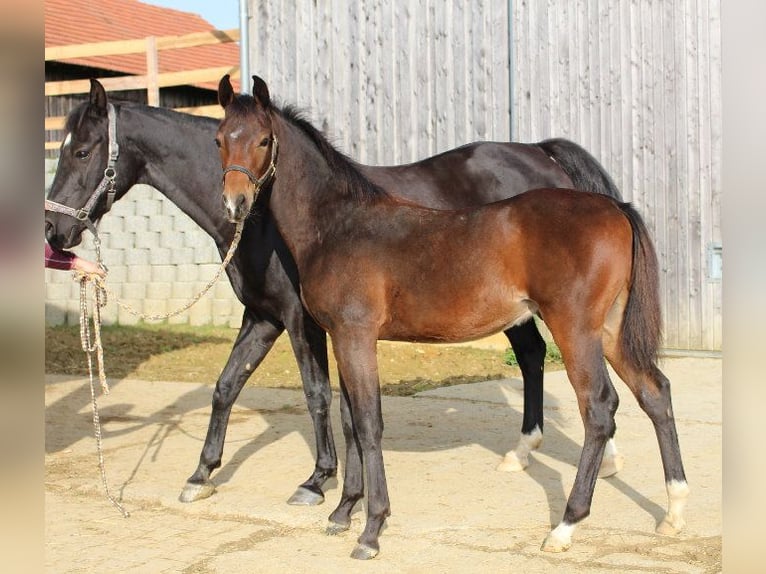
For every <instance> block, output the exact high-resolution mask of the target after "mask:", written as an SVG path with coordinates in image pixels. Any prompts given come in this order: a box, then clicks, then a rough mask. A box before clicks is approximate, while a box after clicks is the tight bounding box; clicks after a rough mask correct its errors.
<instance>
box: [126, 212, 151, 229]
mask: <svg viewBox="0 0 766 574" xmlns="http://www.w3.org/2000/svg"><path fill="white" fill-rule="evenodd" d="M148 230H149V218H147V217H144V216H143V215H128V216H126V217H125V231H132V232H134V233H143V232H145V231H148Z"/></svg>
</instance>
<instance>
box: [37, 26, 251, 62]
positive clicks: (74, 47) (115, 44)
mask: <svg viewBox="0 0 766 574" xmlns="http://www.w3.org/2000/svg"><path fill="white" fill-rule="evenodd" d="M238 41H239V29H238V28H232V29H231V30H211V31H209V32H195V33H193V34H185V35H183V36H161V37H158V38H157V49H158V50H169V49H174V48H190V47H193V46H207V45H210V44H225V43H228V42H238ZM145 47H146V41H145V39H144V38H140V39H137V40H115V41H110V42H92V43H89V44H69V45H66V46H48V47H47V48H45V61H46V62H48V61H50V60H71V59H73V58H89V57H97V56H116V55H119V54H135V53H138V52H143V51H144V49H145Z"/></svg>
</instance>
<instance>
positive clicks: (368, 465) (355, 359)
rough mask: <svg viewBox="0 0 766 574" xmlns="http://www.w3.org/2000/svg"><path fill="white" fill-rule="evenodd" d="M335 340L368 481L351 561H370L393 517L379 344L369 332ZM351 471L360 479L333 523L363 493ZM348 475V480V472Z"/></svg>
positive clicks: (347, 493) (346, 492)
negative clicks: (385, 459) (385, 453)
mask: <svg viewBox="0 0 766 574" xmlns="http://www.w3.org/2000/svg"><path fill="white" fill-rule="evenodd" d="M332 342H333V349H334V351H335V357H336V359H337V361H338V368H339V370H340V373H341V375H342V377H343V380H344V385H345V388H346V392H347V393H348V406H349V407H350V410H351V418H352V421H353V434H354V435H355V437H354V438H355V440H356V441H358V445H359V448H360V449H361V458H362V460H363V462H364V465H363V466H364V468H365V469H366V479H367V522H366V524H365V527H364V531H363V532H362V535H361V536H360V537H359V539H358V544H357V546H356V548H355V549H354V551H353V552H352V553H351V557H352V558H357V559H361V560H366V559H369V558H374V557H375V556H376V555H377V554H378V552H379V550H380V545H379V543H378V538H379V536H380V530H381V528H382V527H383V523H384V522H385V520H386V517H388V516H389V515H390V514H391V505H390V502H389V498H388V486H387V485H386V473H385V468H384V466H383V450H382V445H381V440H382V437H383V415H382V412H381V404H380V381H379V378H378V362H377V356H376V341H375V338H374V337H372V336H370V331H369V330H359V329H354V330H347V331H344V332H342V333H337V332H335V333H333V339H332ZM360 466H361V465H360ZM353 472H356V473H357V474H359V477H360V478H358V479H355V480H354V482H353V483H352V484H351V485H348V490H347V484H346V483H344V485H343V495H342V498H341V503H340V505H339V506H338V508H337V509H336V511H335V512H333V514H332V515H330V520H331V521H335V520H337V519H338V518H342V519H343V518H346V517H347V516H348V514H349V512H350V509H349V508H348V504H349V503H350V502H351V500H353V497H354V496H357V495H358V494H359V484H360V483H361V468H355V469H354V470H353ZM346 476H347V478H350V477H349V472H348V471H347V473H346ZM346 519H347V520H348V518H346Z"/></svg>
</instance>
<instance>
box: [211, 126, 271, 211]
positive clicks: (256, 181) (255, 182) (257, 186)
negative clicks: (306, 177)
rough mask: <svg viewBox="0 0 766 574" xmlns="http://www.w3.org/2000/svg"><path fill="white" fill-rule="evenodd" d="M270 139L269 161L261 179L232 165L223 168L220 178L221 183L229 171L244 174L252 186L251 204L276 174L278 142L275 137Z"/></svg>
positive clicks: (242, 167) (246, 170)
mask: <svg viewBox="0 0 766 574" xmlns="http://www.w3.org/2000/svg"><path fill="white" fill-rule="evenodd" d="M271 137H272V143H271V161H270V162H269V167H267V168H266V171H265V172H263V175H262V176H261V177H256V175H255V174H254V173H253V172H252V171H250V170H249V169H247V168H246V167H244V166H242V165H237V164H232V165H230V166H227V167H226V168H224V170H223V175H222V176H221V181H223V180H224V179H225V178H226V174H227V173H229V172H230V171H238V172H240V173H244V174H245V175H246V176H247V179H249V180H250V184H251V185H252V186H253V202H255V200H256V199H258V194H259V193H260V192H261V188H262V187H263V186H264V185H266V183H267V182H268V181H269V179H270V178H272V177H273V176H275V175H276V174H277V152H278V148H279V141H277V136H275V135H272V136H271Z"/></svg>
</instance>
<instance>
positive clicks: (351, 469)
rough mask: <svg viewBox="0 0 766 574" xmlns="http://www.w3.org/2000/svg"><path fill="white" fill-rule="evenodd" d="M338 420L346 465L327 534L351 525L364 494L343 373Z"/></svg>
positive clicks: (360, 452) (357, 443)
mask: <svg viewBox="0 0 766 574" xmlns="http://www.w3.org/2000/svg"><path fill="white" fill-rule="evenodd" d="M340 390H341V392H340V420H341V426H342V428H343V438H344V442H345V443H346V465H345V473H344V476H343V492H342V494H341V498H340V502H339V503H338V507H337V508H336V509H335V510H334V511H333V512H332V514H330V518H329V524H328V525H327V534H330V535H333V534H339V533H341V532H345V531H346V530H348V528H349V526H351V511H352V510H353V509H354V506H356V503H357V502H359V500H361V499H362V497H363V496H364V474H363V471H364V465H363V460H362V448H361V445H360V443H359V440H358V439H357V435H356V433H355V432H354V421H353V419H352V416H351V405H350V403H349V398H348V391H347V389H346V382H345V380H344V379H343V375H342V374H341V375H340Z"/></svg>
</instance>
